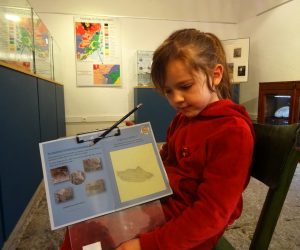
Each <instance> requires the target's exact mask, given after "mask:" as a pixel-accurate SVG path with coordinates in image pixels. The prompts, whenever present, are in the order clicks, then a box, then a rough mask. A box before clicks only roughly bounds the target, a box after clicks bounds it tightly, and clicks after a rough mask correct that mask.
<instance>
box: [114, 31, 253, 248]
mask: <svg viewBox="0 0 300 250" xmlns="http://www.w3.org/2000/svg"><path fill="white" fill-rule="evenodd" d="M151 76H152V80H153V83H154V85H155V87H156V88H157V89H158V90H159V91H160V92H161V93H162V94H163V95H164V96H165V97H166V98H167V100H168V101H169V103H170V105H171V106H173V107H174V108H175V109H176V110H178V113H177V114H176V116H175V117H174V119H173V121H172V122H171V124H170V127H169V129H168V134H167V141H166V144H165V145H164V146H163V148H162V150H161V156H162V159H163V163H164V166H165V169H166V172H167V174H168V177H169V181H170V185H171V187H172V189H173V193H174V194H173V195H172V196H169V197H166V198H164V199H162V200H161V202H162V206H163V210H164V213H165V216H166V218H167V222H166V223H165V224H164V225H163V226H161V227H159V228H157V229H155V230H154V231H151V232H148V233H145V234H141V235H140V236H139V238H137V239H133V240H130V241H127V242H125V243H123V244H121V245H120V246H119V247H118V248H117V250H139V249H142V250H156V249H163V250H177V249H178V250H185V249H186V250H187V249H201V250H206V249H212V248H213V247H214V245H215V244H216V242H217V240H218V239H219V238H220V237H221V236H222V234H223V232H224V230H225V229H226V227H227V226H228V225H229V224H231V223H232V222H233V221H234V220H235V219H237V218H238V217H239V216H240V214H241V211H242V192H243V190H244V189H245V187H246V185H247V183H248V180H249V167H250V164H251V158H252V152H253V144H254V139H253V135H254V133H253V128H252V122H251V120H250V118H249V116H248V115H247V113H246V111H245V109H244V108H243V107H241V106H239V105H237V104H234V103H233V102H232V101H231V100H230V99H229V98H230V82H229V76H228V71H227V65H226V58H225V53H224V49H223V47H222V45H221V42H220V40H219V39H218V38H217V37H216V36H215V35H213V34H211V33H204V32H200V31H198V30H196V29H183V30H178V31H176V32H174V33H173V34H171V35H170V36H169V37H168V38H167V39H166V40H165V41H164V42H163V44H162V45H161V46H160V47H159V48H158V49H157V50H156V51H155V53H154V56H153V63H152V72H151Z"/></svg>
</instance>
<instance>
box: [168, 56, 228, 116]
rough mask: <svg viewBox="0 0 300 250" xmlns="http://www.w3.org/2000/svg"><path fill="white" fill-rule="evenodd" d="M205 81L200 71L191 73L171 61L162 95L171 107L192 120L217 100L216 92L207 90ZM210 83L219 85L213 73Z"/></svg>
mask: <svg viewBox="0 0 300 250" xmlns="http://www.w3.org/2000/svg"><path fill="white" fill-rule="evenodd" d="M222 72H223V71H222ZM222 72H221V74H222ZM221 78H222V75H221ZM206 81H207V79H206V77H205V75H204V74H203V73H202V72H201V71H199V72H194V73H192V72H190V71H189V70H188V68H187V66H186V65H185V64H184V63H183V62H181V61H180V60H172V61H170V62H169V63H168V65H167V69H166V82H165V87H164V93H165V96H166V98H167V100H168V101H169V103H170V105H171V106H172V107H174V108H175V109H177V110H178V111H180V112H182V113H183V114H184V115H185V116H186V117H189V118H192V117H195V116H197V115H198V114H199V113H200V112H201V111H202V110H203V109H204V108H205V107H206V106H207V105H208V104H210V103H212V102H215V101H217V100H219V98H218V96H217V94H216V92H211V91H210V90H209V89H208V87H207V83H206ZM211 81H212V83H213V84H214V85H217V84H218V83H219V81H218V79H217V80H216V79H215V73H214V78H213V79H212V80H211Z"/></svg>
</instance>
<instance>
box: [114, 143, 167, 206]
mask: <svg viewBox="0 0 300 250" xmlns="http://www.w3.org/2000/svg"><path fill="white" fill-rule="evenodd" d="M110 157H111V160H112V165H113V171H114V174H115V177H116V182H117V187H118V190H119V195H120V199H121V202H126V201H130V200H134V199H137V198H140V197H144V196H146V195H151V194H154V193H157V192H160V191H163V190H165V189H166V186H165V182H164V179H163V176H162V173H161V170H160V167H159V164H158V162H157V159H156V155H155V152H154V149H153V145H152V144H151V143H148V144H144V145H141V146H136V147H131V148H126V149H121V150H117V151H112V152H110Z"/></svg>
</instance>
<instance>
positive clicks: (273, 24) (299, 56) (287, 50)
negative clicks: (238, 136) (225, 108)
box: [238, 0, 300, 116]
mask: <svg viewBox="0 0 300 250" xmlns="http://www.w3.org/2000/svg"><path fill="white" fill-rule="evenodd" d="M299 13H300V1H299V0H294V1H291V2H288V3H286V4H284V5H281V6H279V7H278V8H275V9H272V10H270V11H269V12H266V13H264V14H262V15H259V16H254V17H252V18H250V19H248V20H245V21H243V22H241V23H239V25H238V27H239V31H238V33H239V36H241V37H250V61H249V79H248V82H247V83H243V84H241V93H240V102H241V103H242V104H244V105H245V106H246V108H247V110H248V112H250V114H252V115H253V116H256V114H257V104H258V84H259V82H270V81H293V80H300V15H299Z"/></svg>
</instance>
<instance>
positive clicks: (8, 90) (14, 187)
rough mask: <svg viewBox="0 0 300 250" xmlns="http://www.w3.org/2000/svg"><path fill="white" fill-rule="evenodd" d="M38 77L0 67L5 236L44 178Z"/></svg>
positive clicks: (2, 191)
mask: <svg viewBox="0 0 300 250" xmlns="http://www.w3.org/2000/svg"><path fill="white" fill-rule="evenodd" d="M37 93H38V90H37V80H36V78H35V77H33V76H30V75H26V74H21V73H19V72H17V71H14V70H11V69H8V68H5V67H1V68H0V94H1V98H0V110H1V123H0V133H1V134H0V152H1V157H0V173H1V175H0V178H1V181H0V183H1V188H0V190H1V198H2V200H1V206H2V214H3V217H2V225H3V232H4V237H5V239H6V238H7V237H8V236H9V234H10V233H11V231H12V230H13V228H14V226H15V224H16V223H17V221H18V219H19V218H20V216H21V214H22V213H23V211H24V209H25V207H26V206H27V204H28V202H29V201H30V199H31V197H32V195H33V193H34V192H35V190H36V188H37V187H38V185H39V183H40V182H41V180H42V168H41V163H40V157H39V147H38V143H39V140H40V127H39V113H38V96H37Z"/></svg>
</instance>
